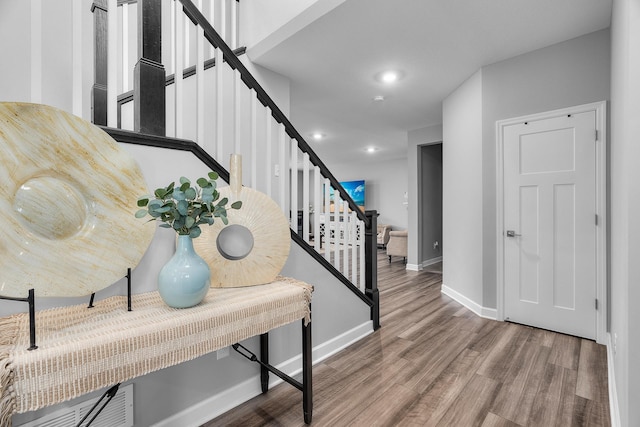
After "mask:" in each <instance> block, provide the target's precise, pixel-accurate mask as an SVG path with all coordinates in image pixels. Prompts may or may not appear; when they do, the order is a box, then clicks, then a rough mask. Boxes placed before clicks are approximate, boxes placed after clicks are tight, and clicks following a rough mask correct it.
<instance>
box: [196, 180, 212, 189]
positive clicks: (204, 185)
mask: <svg viewBox="0 0 640 427" xmlns="http://www.w3.org/2000/svg"><path fill="white" fill-rule="evenodd" d="M196 183H197V184H198V185H199V186H200V187H202V188H204V187H207V186H208V185H209V180H208V179H207V178H198V180H197V181H196Z"/></svg>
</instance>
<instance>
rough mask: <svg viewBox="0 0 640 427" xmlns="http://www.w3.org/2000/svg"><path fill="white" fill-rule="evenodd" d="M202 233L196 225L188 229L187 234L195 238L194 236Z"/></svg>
mask: <svg viewBox="0 0 640 427" xmlns="http://www.w3.org/2000/svg"><path fill="white" fill-rule="evenodd" d="M201 233H202V230H200V227H198V226H197V225H196V226H195V227H193V228H192V229H191V231H189V236H191V238H192V239H195V238H196V237H198V236H199V235H200V234H201Z"/></svg>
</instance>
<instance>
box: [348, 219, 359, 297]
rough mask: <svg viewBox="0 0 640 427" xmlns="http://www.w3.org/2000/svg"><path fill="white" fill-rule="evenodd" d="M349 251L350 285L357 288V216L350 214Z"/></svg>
mask: <svg viewBox="0 0 640 427" xmlns="http://www.w3.org/2000/svg"><path fill="white" fill-rule="evenodd" d="M349 217H350V218H349V230H350V233H349V245H350V247H349V249H350V250H351V283H353V284H355V285H356V286H358V242H357V241H356V236H357V233H358V229H357V227H358V214H357V213H355V212H351V214H350V215H349Z"/></svg>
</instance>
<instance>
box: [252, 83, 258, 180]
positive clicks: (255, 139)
mask: <svg viewBox="0 0 640 427" xmlns="http://www.w3.org/2000/svg"><path fill="white" fill-rule="evenodd" d="M257 115H258V94H257V93H256V91H255V90H254V89H251V188H254V189H255V188H256V186H257V184H258V154H257V151H258V117H257Z"/></svg>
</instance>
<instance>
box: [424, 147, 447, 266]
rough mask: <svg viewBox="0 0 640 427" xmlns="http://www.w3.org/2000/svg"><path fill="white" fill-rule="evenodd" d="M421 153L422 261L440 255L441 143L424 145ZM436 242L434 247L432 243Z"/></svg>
mask: <svg viewBox="0 0 640 427" xmlns="http://www.w3.org/2000/svg"><path fill="white" fill-rule="evenodd" d="M420 153H421V160H422V164H421V179H420V183H421V185H420V198H421V200H420V204H421V205H422V216H421V220H420V222H421V223H422V261H423V262H424V261H428V260H431V259H434V258H438V257H440V256H442V144H433V145H424V146H422V147H421V148H420ZM434 242H438V247H437V248H434V245H433V243H434Z"/></svg>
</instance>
